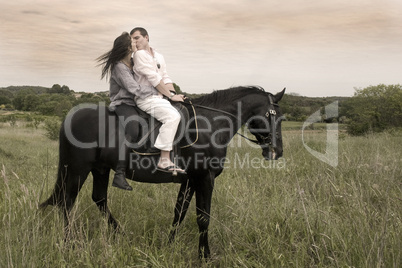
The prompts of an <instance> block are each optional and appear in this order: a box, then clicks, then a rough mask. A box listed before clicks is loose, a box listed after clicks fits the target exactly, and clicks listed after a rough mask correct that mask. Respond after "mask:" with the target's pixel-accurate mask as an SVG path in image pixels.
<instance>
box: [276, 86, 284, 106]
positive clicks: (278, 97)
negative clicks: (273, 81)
mask: <svg viewBox="0 0 402 268" xmlns="http://www.w3.org/2000/svg"><path fill="white" fill-rule="evenodd" d="M285 90H286V87H285V88H284V89H283V90H282V91H281V92H279V93H276V94H275V96H274V102H275V103H278V102H279V101H280V100H281V99H282V97H283V95H285Z"/></svg>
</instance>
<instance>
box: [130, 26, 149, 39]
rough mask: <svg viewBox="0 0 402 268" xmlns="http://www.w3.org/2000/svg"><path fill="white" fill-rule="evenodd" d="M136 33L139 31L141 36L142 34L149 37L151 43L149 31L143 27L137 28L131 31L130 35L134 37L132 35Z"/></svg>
mask: <svg viewBox="0 0 402 268" xmlns="http://www.w3.org/2000/svg"><path fill="white" fill-rule="evenodd" d="M136 31H139V32H140V34H141V35H142V36H143V37H145V36H147V35H148V41H149V34H148V32H147V30H145V29H144V28H142V27H135V28H134V29H132V30H131V32H130V35H132V34H133V33H135V32H136Z"/></svg>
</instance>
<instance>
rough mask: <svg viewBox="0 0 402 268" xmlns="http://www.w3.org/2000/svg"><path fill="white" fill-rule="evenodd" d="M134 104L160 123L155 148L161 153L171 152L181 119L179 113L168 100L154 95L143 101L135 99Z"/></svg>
mask: <svg viewBox="0 0 402 268" xmlns="http://www.w3.org/2000/svg"><path fill="white" fill-rule="evenodd" d="M136 103H137V106H138V108H140V109H141V110H143V111H144V112H146V113H147V114H150V115H151V116H153V117H154V118H155V119H156V120H158V121H160V122H161V123H162V126H161V128H160V129H159V135H158V137H157V138H156V141H155V147H156V148H158V149H159V150H162V151H171V150H172V149H173V141H174V137H175V135H176V132H177V127H178V126H179V123H180V119H181V117H180V113H179V112H178V111H177V110H176V109H175V108H174V107H173V106H172V104H170V102H169V101H168V100H166V99H163V98H162V97H160V96H156V95H155V96H151V97H148V98H145V99H139V98H137V99H136Z"/></svg>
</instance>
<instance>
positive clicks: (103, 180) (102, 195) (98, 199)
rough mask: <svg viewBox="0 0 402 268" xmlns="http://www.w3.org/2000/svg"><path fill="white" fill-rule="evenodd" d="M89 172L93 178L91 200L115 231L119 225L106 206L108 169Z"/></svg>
mask: <svg viewBox="0 0 402 268" xmlns="http://www.w3.org/2000/svg"><path fill="white" fill-rule="evenodd" d="M91 172H92V176H93V190H92V200H93V201H94V202H95V204H96V205H97V206H98V208H99V210H100V211H101V212H102V214H103V215H104V216H105V217H107V220H108V223H109V224H110V225H112V226H113V228H114V229H115V230H117V229H118V228H119V224H118V223H117V221H116V219H115V218H114V217H113V216H112V213H111V212H110V210H109V207H108V205H107V190H108V185H109V173H110V169H107V170H97V169H93V170H92V171H91Z"/></svg>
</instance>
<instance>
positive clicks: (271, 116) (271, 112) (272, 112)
mask: <svg viewBox="0 0 402 268" xmlns="http://www.w3.org/2000/svg"><path fill="white" fill-rule="evenodd" d="M268 100H269V105H270V107H269V108H268V111H267V112H266V114H265V116H266V117H267V118H268V119H270V121H271V122H270V123H271V124H270V125H271V126H272V127H271V128H272V129H271V131H272V133H275V135H270V136H268V137H263V136H261V139H262V140H263V141H264V142H260V141H258V140H254V139H250V138H249V137H247V136H245V135H243V134H241V133H239V132H236V134H237V135H239V136H241V137H242V138H244V139H246V140H248V141H250V142H252V143H255V144H257V145H260V146H262V147H263V146H269V145H272V146H273V147H276V127H275V122H276V119H275V117H276V111H275V109H274V107H273V106H278V105H277V104H275V103H274V102H273V100H272V96H271V95H268ZM182 104H187V105H191V107H192V109H193V112H194V117H195V119H196V120H195V122H197V115H196V112H195V109H194V107H198V108H202V109H205V110H209V111H213V112H217V113H223V114H226V115H229V116H231V117H233V118H235V119H237V116H236V115H234V114H232V113H229V112H226V111H223V110H220V109H215V108H211V107H208V106H204V105H199V104H193V103H192V101H191V100H189V102H182ZM196 130H197V131H196V133H197V137H196V140H195V141H194V142H193V143H192V144H190V145H187V146H184V147H182V148H186V147H190V146H192V145H193V144H195V143H196V142H197V140H198V126H197V123H196ZM269 138H270V139H271V142H268V143H267V142H265V140H267V139H269Z"/></svg>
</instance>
